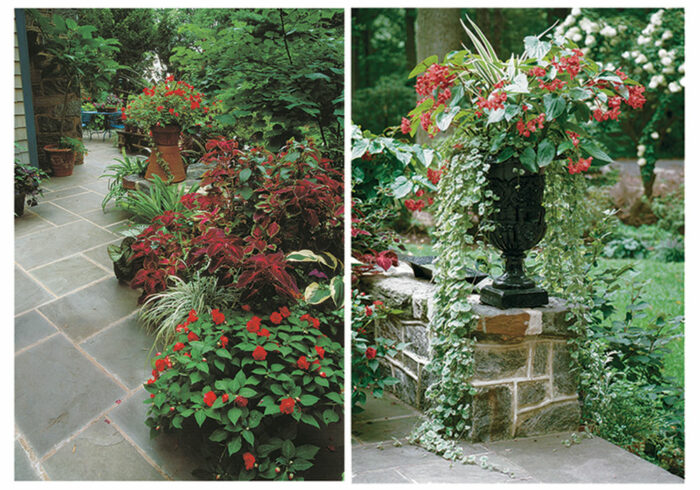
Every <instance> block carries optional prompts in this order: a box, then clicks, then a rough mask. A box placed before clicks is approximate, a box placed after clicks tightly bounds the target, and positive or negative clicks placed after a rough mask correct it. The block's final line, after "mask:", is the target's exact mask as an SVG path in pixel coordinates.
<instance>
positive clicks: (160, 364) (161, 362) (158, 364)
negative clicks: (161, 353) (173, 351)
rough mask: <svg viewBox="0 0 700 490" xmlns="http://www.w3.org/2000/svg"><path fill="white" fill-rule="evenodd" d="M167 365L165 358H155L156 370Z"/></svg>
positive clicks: (162, 369) (160, 369) (163, 368)
mask: <svg viewBox="0 0 700 490" xmlns="http://www.w3.org/2000/svg"><path fill="white" fill-rule="evenodd" d="M167 367H168V363H167V361H166V360H165V359H156V369H157V370H158V371H165V368H167Z"/></svg>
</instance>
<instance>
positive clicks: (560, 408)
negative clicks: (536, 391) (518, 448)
mask: <svg viewBox="0 0 700 490" xmlns="http://www.w3.org/2000/svg"><path fill="white" fill-rule="evenodd" d="M580 418H581V409H580V407H579V404H578V401H575V400H574V401H569V402H563V403H556V404H550V405H546V406H544V407H542V408H539V409H535V410H532V411H529V412H525V413H520V414H518V421H517V425H516V429H515V437H528V436H536V435H540V434H547V433H551V432H562V431H575V430H576V429H578V423H579V420H580Z"/></svg>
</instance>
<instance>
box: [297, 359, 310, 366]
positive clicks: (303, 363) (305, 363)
mask: <svg viewBox="0 0 700 490" xmlns="http://www.w3.org/2000/svg"><path fill="white" fill-rule="evenodd" d="M309 366H311V364H309V361H307V360H306V356H301V357H300V358H299V359H298V360H297V367H298V368H299V369H309Z"/></svg>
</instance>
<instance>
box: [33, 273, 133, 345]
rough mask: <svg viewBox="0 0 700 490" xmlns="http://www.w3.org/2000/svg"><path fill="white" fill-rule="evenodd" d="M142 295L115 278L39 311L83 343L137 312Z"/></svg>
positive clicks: (43, 307)
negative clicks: (139, 298) (138, 301)
mask: <svg viewBox="0 0 700 490" xmlns="http://www.w3.org/2000/svg"><path fill="white" fill-rule="evenodd" d="M138 296H139V293H138V292H137V291H135V290H133V289H131V288H129V287H128V286H126V285H123V284H119V281H117V279H116V278H115V277H108V278H106V279H104V280H102V281H100V282H97V283H95V284H92V285H90V286H88V287H86V288H83V289H80V290H78V291H76V292H74V293H71V294H69V295H67V296H63V297H62V298H59V299H57V300H55V301H52V302H51V303H48V304H46V305H44V306H42V307H41V308H40V311H41V312H42V313H43V314H44V315H46V317H47V318H48V319H49V320H51V321H52V322H53V324H54V325H56V326H57V327H58V328H59V329H61V330H62V331H63V332H65V333H66V335H68V336H69V337H70V338H71V339H72V340H74V341H76V342H80V341H82V340H84V339H85V338H87V337H89V336H90V335H92V334H94V333H96V332H99V331H100V330H102V329H103V328H105V327H106V326H108V325H110V324H112V323H114V322H116V321H117V320H120V319H122V318H125V317H127V316H128V315H130V314H131V313H133V312H134V311H135V310H136V309H137V306H138V305H137V299H138Z"/></svg>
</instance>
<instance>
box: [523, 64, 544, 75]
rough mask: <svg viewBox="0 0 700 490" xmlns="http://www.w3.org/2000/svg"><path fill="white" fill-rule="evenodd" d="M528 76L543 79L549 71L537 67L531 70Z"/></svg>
mask: <svg viewBox="0 0 700 490" xmlns="http://www.w3.org/2000/svg"><path fill="white" fill-rule="evenodd" d="M527 74H528V75H530V76H531V77H543V76H545V75H546V74H547V71H546V70H545V69H544V68H542V67H541V66H535V67H533V68H531V69H530V71H529V72H527Z"/></svg>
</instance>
